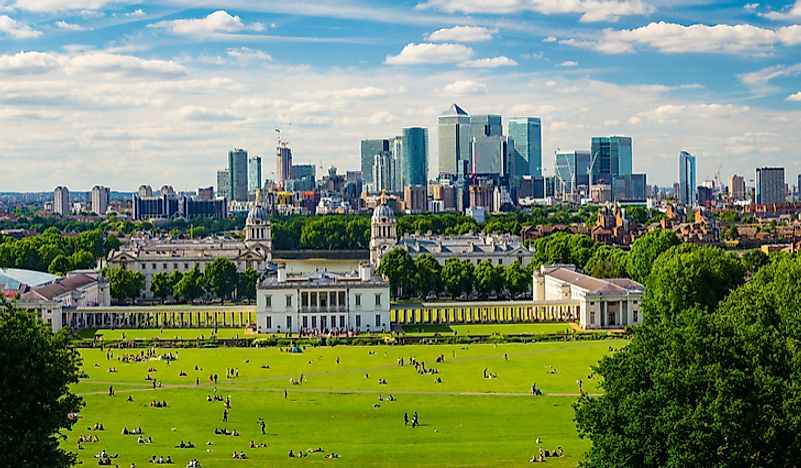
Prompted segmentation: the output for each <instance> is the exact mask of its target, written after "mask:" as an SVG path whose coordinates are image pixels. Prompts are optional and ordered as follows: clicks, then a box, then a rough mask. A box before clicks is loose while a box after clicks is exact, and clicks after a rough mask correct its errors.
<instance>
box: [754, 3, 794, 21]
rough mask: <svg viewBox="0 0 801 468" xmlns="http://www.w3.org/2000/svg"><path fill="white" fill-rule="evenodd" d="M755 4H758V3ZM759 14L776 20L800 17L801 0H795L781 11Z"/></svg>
mask: <svg viewBox="0 0 801 468" xmlns="http://www.w3.org/2000/svg"><path fill="white" fill-rule="evenodd" d="M756 5H757V6H759V5H758V4H756ZM760 16H764V17H765V18H768V19H772V20H776V21H784V20H792V19H797V18H801V0H796V2H795V3H794V4H793V5H792V6H791V7H790V8H789V9H784V10H782V11H769V12H767V13H763V14H761V15H760Z"/></svg>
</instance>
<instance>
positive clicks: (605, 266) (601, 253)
mask: <svg viewBox="0 0 801 468" xmlns="http://www.w3.org/2000/svg"><path fill="white" fill-rule="evenodd" d="M584 272H585V273H587V274H588V275H590V276H593V277H595V278H625V277H626V252H624V251H623V250H621V249H618V248H617V247H611V246H608V245H602V246H601V247H599V248H597V249H596V250H595V252H593V254H592V257H590V259H589V260H587V264H586V265H585V266H584Z"/></svg>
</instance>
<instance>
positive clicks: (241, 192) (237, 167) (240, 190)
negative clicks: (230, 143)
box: [227, 148, 248, 201]
mask: <svg viewBox="0 0 801 468" xmlns="http://www.w3.org/2000/svg"><path fill="white" fill-rule="evenodd" d="M227 196H228V199H229V200H236V201H248V152H247V151H245V150H243V149H241V148H234V149H232V150H231V151H229V152H228V195H227Z"/></svg>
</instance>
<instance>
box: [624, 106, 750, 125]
mask: <svg viewBox="0 0 801 468" xmlns="http://www.w3.org/2000/svg"><path fill="white" fill-rule="evenodd" d="M749 110H750V109H749V107H748V106H735V105H733V104H665V105H662V106H659V107H656V108H653V109H649V110H647V111H643V112H638V113H637V115H635V116H633V117H632V118H630V119H629V123H630V124H632V125H637V124H639V123H642V122H643V121H650V122H657V123H666V122H675V121H677V120H684V119H690V118H699V119H710V118H716V117H730V116H734V115H739V114H741V113H745V112H748V111H749Z"/></svg>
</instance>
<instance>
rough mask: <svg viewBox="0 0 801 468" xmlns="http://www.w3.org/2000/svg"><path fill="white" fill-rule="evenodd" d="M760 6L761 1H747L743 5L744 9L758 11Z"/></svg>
mask: <svg viewBox="0 0 801 468" xmlns="http://www.w3.org/2000/svg"><path fill="white" fill-rule="evenodd" d="M758 8H759V3H746V4H745V5H743V10H745V11H748V12H754V11H757V9H758Z"/></svg>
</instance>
